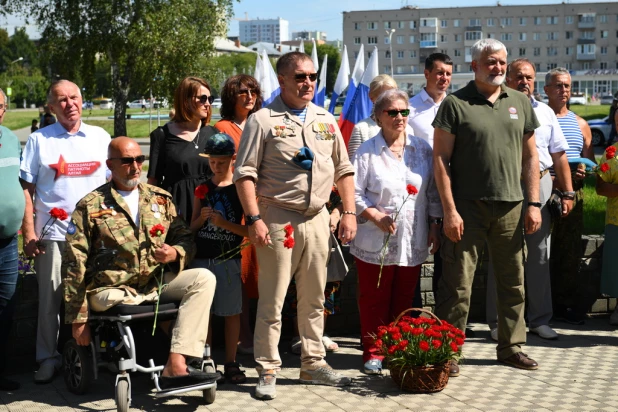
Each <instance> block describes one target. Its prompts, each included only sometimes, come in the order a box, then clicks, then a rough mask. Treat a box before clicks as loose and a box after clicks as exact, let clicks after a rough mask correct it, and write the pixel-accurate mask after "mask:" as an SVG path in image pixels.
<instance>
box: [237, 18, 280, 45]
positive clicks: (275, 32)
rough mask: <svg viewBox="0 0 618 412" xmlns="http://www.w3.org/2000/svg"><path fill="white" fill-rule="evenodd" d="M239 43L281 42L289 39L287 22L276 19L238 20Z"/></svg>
mask: <svg viewBox="0 0 618 412" xmlns="http://www.w3.org/2000/svg"><path fill="white" fill-rule="evenodd" d="M238 29H239V37H240V42H241V43H257V42H266V43H281V42H282V41H286V40H289V39H290V38H289V22H288V21H287V20H284V19H282V18H280V17H278V18H276V19H264V20H262V19H257V20H240V21H239V22H238Z"/></svg>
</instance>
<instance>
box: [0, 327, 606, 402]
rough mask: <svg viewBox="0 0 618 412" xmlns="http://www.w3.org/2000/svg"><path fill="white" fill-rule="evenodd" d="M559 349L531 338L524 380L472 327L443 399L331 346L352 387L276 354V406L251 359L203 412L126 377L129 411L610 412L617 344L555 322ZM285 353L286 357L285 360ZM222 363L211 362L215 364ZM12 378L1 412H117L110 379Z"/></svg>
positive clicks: (602, 332) (189, 397) (348, 344)
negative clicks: (312, 376)
mask: <svg viewBox="0 0 618 412" xmlns="http://www.w3.org/2000/svg"><path fill="white" fill-rule="evenodd" d="M554 326H555V327H556V330H557V331H558V332H559V333H560V335H561V336H560V339H559V340H557V341H545V340H543V339H540V338H538V337H537V336H535V335H529V337H528V345H527V346H526V352H527V353H528V354H529V355H530V356H532V357H533V358H534V359H536V360H537V361H538V362H539V364H540V369H539V370H537V371H531V372H529V371H523V370H519V369H514V368H511V367H507V366H503V365H500V364H498V363H497V362H496V361H495V343H494V342H492V341H490V340H489V330H488V329H487V327H486V326H485V325H482V324H473V325H472V329H473V330H474V331H475V334H476V337H475V338H471V339H469V340H468V341H467V342H466V344H465V345H464V349H465V350H464V353H465V354H466V357H467V359H466V361H465V364H463V365H462V367H461V375H460V377H458V378H453V379H451V380H450V381H449V383H448V386H447V387H446V389H445V390H444V391H442V392H439V393H435V394H428V395H414V394H406V393H402V392H401V391H399V390H398V388H397V387H396V385H395V384H394V383H393V382H392V380H391V379H390V377H389V376H388V373H386V374H385V376H382V377H368V376H366V375H364V374H362V373H361V372H360V371H359V369H358V368H359V367H360V362H361V356H360V355H361V352H360V350H359V348H358V344H359V340H358V338H349V337H341V338H339V337H335V338H334V340H335V341H337V342H338V343H339V345H340V347H341V349H340V350H339V351H338V352H336V353H333V354H329V355H328V357H327V360H328V361H329V362H330V364H331V365H332V366H333V367H335V368H336V369H338V370H340V371H342V372H343V373H344V374H346V375H347V376H350V377H352V378H354V382H353V383H352V385H351V386H349V387H346V388H331V387H323V386H307V385H300V384H298V383H297V382H296V379H297V378H298V374H299V366H300V365H299V359H298V357H297V356H294V355H291V354H289V353H287V344H282V345H281V350H282V358H283V362H284V366H285V368H284V369H283V370H282V371H281V373H280V375H279V379H278V381H277V389H278V396H277V398H276V399H274V400H272V401H260V400H257V399H255V398H254V397H253V389H254V387H255V383H256V373H255V370H254V369H252V367H253V366H254V363H253V360H252V358H251V357H250V356H246V355H240V356H239V361H240V362H241V363H244V364H245V366H246V367H247V368H248V369H247V375H248V378H249V379H248V382H247V383H246V384H244V385H238V386H236V385H231V384H224V385H220V386H219V388H218V390H217V399H216V401H215V403H214V404H212V405H210V406H209V407H206V406H205V405H203V403H202V398H201V394H200V393H199V392H191V393H188V394H185V395H184V396H182V397H177V398H162V399H156V398H155V397H154V396H153V395H152V393H151V388H152V384H151V382H150V380H149V377H148V376H146V375H144V374H134V375H132V376H133V377H132V382H133V402H132V408H135V409H133V410H145V411H154V410H157V411H158V410H165V411H173V412H177V411H178V412H180V411H183V412H184V411H193V410H197V409H199V410H211V411H258V410H259V411H328V412H333V411H353V412H358V411H398V410H413V411H438V410H439V411H442V410H452V411H459V410H470V411H472V410H476V411H497V410H539V411H587V410H596V411H618V390H617V388H618V372H617V369H618V349H617V346H618V345H617V344H618V339H617V338H618V334H617V333H616V328H614V327H611V326H609V325H608V322H607V318H600V319H590V320H588V321H587V323H586V325H585V326H581V327H571V326H570V325H567V324H565V323H560V322H556V323H555V324H554ZM284 352H286V353H284ZM221 357H222V353H221V352H220V351H217V352H215V359H219V358H221ZM13 378H15V379H17V380H19V381H20V382H21V383H22V389H21V390H19V391H17V392H14V393H6V392H0V411H45V412H54V411H72V410H79V411H103V410H115V404H114V400H113V397H114V390H113V388H114V375H111V374H109V373H105V372H103V373H101V376H100V377H99V380H98V381H96V382H94V384H93V386H92V387H91V390H90V392H89V393H88V394H86V395H82V396H76V395H73V394H71V393H69V392H68V391H67V390H66V388H65V385H64V382H63V380H62V378H61V377H57V378H56V379H55V380H54V381H53V383H51V384H49V385H42V386H39V385H35V384H34V383H33V382H32V379H33V375H32V374H22V375H17V376H14V377H13Z"/></svg>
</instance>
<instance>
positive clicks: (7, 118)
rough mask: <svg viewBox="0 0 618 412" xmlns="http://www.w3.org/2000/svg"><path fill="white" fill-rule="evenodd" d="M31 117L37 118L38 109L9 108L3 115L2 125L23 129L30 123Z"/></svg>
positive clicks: (11, 128) (13, 128)
mask: <svg viewBox="0 0 618 412" xmlns="http://www.w3.org/2000/svg"><path fill="white" fill-rule="evenodd" d="M32 119H37V120H39V110H38V109H33V110H11V111H10V112H7V113H6V114H5V115H4V120H3V121H2V126H4V127H6V128H7V129H10V130H17V129H23V128H24V127H29V126H31V125H32Z"/></svg>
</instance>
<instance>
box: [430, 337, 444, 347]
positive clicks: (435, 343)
mask: <svg viewBox="0 0 618 412" xmlns="http://www.w3.org/2000/svg"><path fill="white" fill-rule="evenodd" d="M431 346H433V347H434V349H439V348H440V346H442V341H441V340H438V339H434V340H432V341H431Z"/></svg>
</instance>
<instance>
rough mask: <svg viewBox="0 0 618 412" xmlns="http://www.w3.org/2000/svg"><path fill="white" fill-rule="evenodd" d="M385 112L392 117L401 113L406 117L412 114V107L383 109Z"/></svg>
mask: <svg viewBox="0 0 618 412" xmlns="http://www.w3.org/2000/svg"><path fill="white" fill-rule="evenodd" d="M382 111H383V112H384V113H387V114H388V115H389V116H390V117H397V115H398V114H401V116H402V117H406V116H407V115H409V114H410V109H403V110H382Z"/></svg>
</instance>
